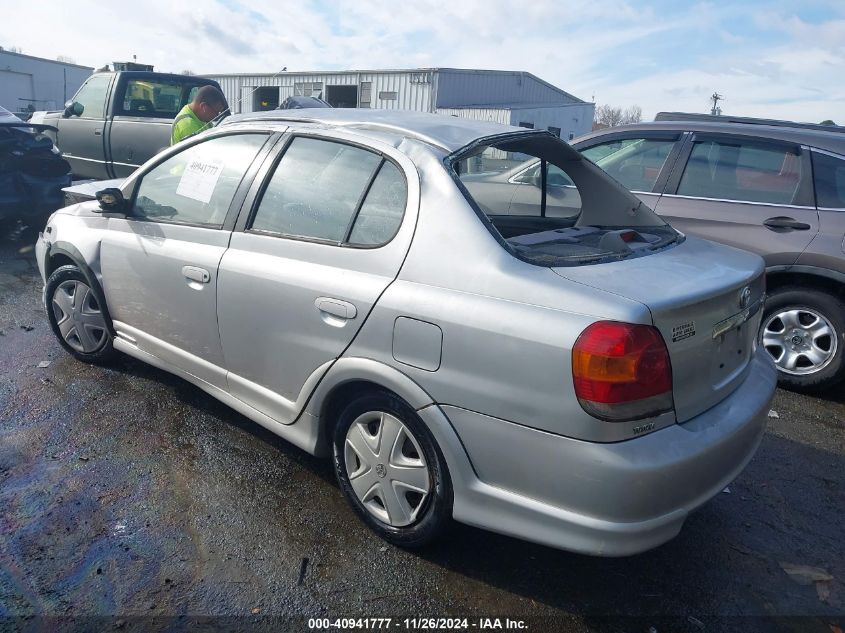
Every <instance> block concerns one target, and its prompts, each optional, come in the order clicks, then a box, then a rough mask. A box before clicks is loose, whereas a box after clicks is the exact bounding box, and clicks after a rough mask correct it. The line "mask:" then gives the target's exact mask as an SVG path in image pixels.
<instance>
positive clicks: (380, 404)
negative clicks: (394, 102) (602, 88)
mask: <svg viewBox="0 0 845 633" xmlns="http://www.w3.org/2000/svg"><path fill="white" fill-rule="evenodd" d="M532 158H533V159H536V160H539V161H540V162H541V165H542V169H541V170H540V172H541V173H540V174H539V176H538V178H539V182H540V183H541V186H540V187H539V188H537V195H536V197H535V198H534V200H533V203H532V202H530V201H528V202H526V201H523V203H522V204H524V205H527V206H525V207H524V208H523V209H521V212H520V213H510V212H509V205H510V199H509V198H508V197H507V195H503V196H502V197H501V199H500V200H499V202H498V203H497V202H496V200H495V199H494V198H492V197H489V196H488V197H487V199H486V200H485V203H484V209H483V210H482V208H481V206H479V204H478V203H477V202H476V200H475V199H474V198H473V196H472V195H471V193H470V192H471V190H472V188H473V187H474V185H473V184H472V183H474V182H475V181H476V180H477V179H476V177H475V175H477V174H478V173H482V172H483V173H490V172H505V171H507V170H509V169H512V168H513V167H514V166H516V165H518V164H521V163H523V162H525V161H526V160H530V159H532ZM550 169H551V170H555V173H557V171H560V172H561V173H563V174H564V175H565V177H566V178H567V179H568V180H567V182H569V183H571V184H569V185H567V186H569V187H571V188H572V191H571V193H572V195H570V196H569V203H568V204H569V208H570V209H572V208H573V205H575V204H576V199H577V213H567V214H564V215H560V214H549V213H547V207H548V206H549V200H548V198H549V193H548V186H547V185H548V184H549V181H550V180H551V179H550V178H549V177H548V173H549V171H550ZM98 197H99V201H88V202H83V203H80V204H77V205H74V206H71V207H67V208H65V209H62V210H60V211H58V212H57V213H56V214H54V215H53V216H52V218H51V219H50V221H49V223H48V225H47V227H46V228H45V230H44V232H43V233H42V235H41V236H40V238H39V241H38V244H37V248H36V251H37V257H38V263H39V266H40V269H41V274H42V276H43V278H44V281H45V290H44V300H45V305H46V308H47V316H48V318H49V320H50V324H51V325H52V328H53V330H54V332H55V333H56V336H57V337H58V339H59V341H60V343H61V344H62V345H63V346H64V347H65V349H67V350H68V351H69V352H70V353H71V354H73V355H74V356H75V357H77V358H78V359H80V360H83V361H94V362H99V361H105V360H107V359H108V358H109V357H110V356H111V355H112V354H113V353H114V352H115V351H121V352H124V353H126V354H129V355H131V356H134V357H135V358H139V359H141V360H143V361H145V362H148V363H151V364H153V365H155V366H157V367H160V368H162V369H165V370H167V371H169V372H172V373H174V374H176V375H178V376H181V377H182V378H184V379H186V380H188V381H190V382H192V383H193V384H195V385H197V386H199V387H200V388H202V389H204V390H205V391H207V392H208V393H210V394H211V395H213V396H214V397H216V398H218V399H220V400H221V401H223V402H225V403H226V404H228V405H230V406H231V407H233V408H234V409H236V410H237V411H239V412H241V413H242V414H244V415H245V416H247V417H249V418H251V419H252V420H255V421H256V422H258V423H259V424H261V425H263V426H265V427H267V428H268V429H270V430H272V431H273V432H275V433H277V434H278V435H280V436H282V437H283V438H286V439H288V440H290V441H291V442H292V443H294V444H295V445H297V446H299V447H301V448H302V449H304V450H306V451H308V452H310V453H313V454H316V455H325V456H329V455H331V456H333V459H334V466H335V469H336V473H337V478H338V481H339V484H340V489H341V491H342V492H343V494H344V495H345V496H346V498H347V499H348V501H349V502H350V503H351V505H352V507H353V508H354V509H355V511H356V512H357V514H358V515H359V516H360V517H361V518H362V520H363V521H364V522H366V524H367V525H369V526H370V527H371V528H372V529H373V530H374V531H376V532H377V533H378V534H380V535H381V536H382V537H384V538H386V539H387V540H389V541H391V542H393V543H396V544H399V545H404V546H416V545H421V544H423V543H425V542H427V541H429V540H430V539H431V538H433V537H434V536H435V535H437V534H438V533H439V532H440V531H441V530H442V529H443V528H444V527H445V526H446V524H447V523H448V521H449V520H450V519H451V518H454V519H456V520H458V521H462V522H464V523H468V524H471V525H476V526H480V527H483V528H486V529H490V530H495V531H497V532H502V533H505V534H510V535H514V536H517V537H521V538H525V539H529V540H533V541H536V542H540V543H545V544H548V545H552V546H555V547H561V548H567V549H571V550H576V551H581V552H586V553H591V554H601V555H624V554H631V553H634V552H639V551H642V550H645V549H648V548H651V547H654V546H656V545H658V544H660V543H663V542H664V541H666V540H668V539H670V538H672V537H673V536H674V535H675V534H677V533H678V531H679V530H680V528H681V525H682V524H683V522H684V519H685V518H686V516H687V515H688V514H689V512H690V511H692V510H693V509H694V508H696V507H697V506H699V505H701V504H702V503H704V502H705V501H707V500H708V499H709V498H710V497H712V496H713V495H714V494H716V493H717V492H719V491H720V490H721V489H722V488H723V487H724V486H725V484H727V483H728V482H729V481H731V480H732V479H733V478H734V477H736V475H737V474H738V473H739V472H740V471H741V470H742V468H743V467H744V466H745V464H746V463H747V462H748V461H749V460H750V459H751V456H752V455H753V453H754V451H755V449H756V447H757V444H758V442H759V440H760V437H761V435H762V433H763V430H764V426H765V420H766V414H767V411H768V407H769V403H770V400H771V398H772V395H773V391H774V388H775V375H776V372H775V369H774V365H773V363H772V361H771V359H770V358H769V357H768V355H767V354H765V352H763V351H762V350H759V351H758V350H757V348H756V345H755V332H756V331H757V327H758V325H759V322H760V317H761V306H762V303H763V299H764V282H763V261H762V260H761V259H760V258H759V257H758V256H756V255H753V254H751V253H747V252H744V251H741V250H737V249H733V248H730V247H726V246H721V245H717V244H713V243H711V242H707V241H703V240H699V239H696V238H684V237H683V236H682V235H680V234H679V233H677V232H676V231H674V230H673V229H672V228H671V227H670V226H668V225H667V224H665V222H663V221H662V220H661V219H660V218H659V217H658V216H656V215H655V214H654V213H653V212H652V211H651V210H650V209H648V208H647V207H646V206H645V205H644V204H642V203H640V201H639V200H637V198H636V197H634V196H633V195H631V194H630V193H629V192H628V191H627V190H626V189H624V188H623V187H621V186H620V185H618V184H617V183H615V182H614V181H613V180H612V179H610V178H609V177H608V176H607V175H606V174H604V172H602V171H601V170H600V169H599V168H598V167H596V166H595V165H593V164H592V163H591V162H589V161H587V160H584V159H583V158H582V157H581V156H580V155H579V154H578V153H577V152H576V151H575V150H573V149H571V148H570V147H569V146H568V145H567V144H566V143H563V142H562V141H560V140H559V139H557V138H555V137H553V136H552V135H550V134H548V133H545V132H539V131H526V130H524V129H520V128H512V127H504V126H500V125H496V124H491V123H482V122H473V121H466V120H460V119H457V118H452V117H442V116H438V115H421V114H411V113H402V112H379V111H369V112H365V111H360V110H330V109H322V110H310V111H309V110H297V111H283V112H266V113H262V114H254V115H244V116H239V117H233V118H231V119H230V120H228V121H227V122H226V123H225V124H223V125H221V126H219V127H217V128H216V129H214V130H212V131H210V132H208V133H205V134H203V135H200V136H199V137H195V138H192V139H190V140H187V141H184V142H182V143H180V144H178V145H176V146H174V147H172V148H170V149H169V150H168V151H166V152H164V153H162V154H160V155H159V156H157V157H155V158H154V159H153V160H151V161H150V162H148V163H147V164H145V165H144V166H142V167H141V168H140V169H139V170H138V171H137V172H136V173H135V174H133V175H132V176H131V177H130V178H129V179H128V180H126V182H125V183H124V184H123V185H122V186H121V187H120V188H119V189H106V190H104V191H101V192H100V193H99V194H98ZM531 204H533V207H531V208H532V209H533V212H532V213H526V212H525V210H526V209H527V208H528V206H530V205H531ZM151 423H152V422H151Z"/></svg>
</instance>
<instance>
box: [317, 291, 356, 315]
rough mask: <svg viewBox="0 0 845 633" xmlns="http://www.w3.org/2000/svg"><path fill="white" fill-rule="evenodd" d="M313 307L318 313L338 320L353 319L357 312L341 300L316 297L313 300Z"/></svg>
mask: <svg viewBox="0 0 845 633" xmlns="http://www.w3.org/2000/svg"><path fill="white" fill-rule="evenodd" d="M314 307H316V308H317V309H318V310H319V311H320V312H323V313H325V314H329V315H331V316H333V317H337V318H339V319H346V320H349V319H354V318H355V317H356V316H357V315H358V310H357V309H356V308H355V306H354V305H352V304H351V303H349V302H348V301H344V300H343V299H333V298H331V297H317V298H316V299H315V300H314Z"/></svg>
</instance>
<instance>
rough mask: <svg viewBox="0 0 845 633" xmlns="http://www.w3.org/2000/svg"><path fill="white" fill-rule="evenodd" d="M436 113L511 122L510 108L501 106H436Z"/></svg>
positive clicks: (477, 119)
mask: <svg viewBox="0 0 845 633" xmlns="http://www.w3.org/2000/svg"><path fill="white" fill-rule="evenodd" d="M437 114H443V115H447V116H457V117H460V118H462V119H474V120H476V121H490V122H492V123H501V124H502V125H510V124H511V113H510V110H507V109H502V108H437Z"/></svg>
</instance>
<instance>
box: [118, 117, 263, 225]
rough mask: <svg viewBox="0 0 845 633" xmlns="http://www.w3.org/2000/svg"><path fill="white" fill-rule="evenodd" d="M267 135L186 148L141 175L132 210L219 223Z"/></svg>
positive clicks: (149, 217)
mask: <svg viewBox="0 0 845 633" xmlns="http://www.w3.org/2000/svg"><path fill="white" fill-rule="evenodd" d="M267 138H268V135H267V134H238V135H231V136H220V137H217V138H212V139H209V140H207V141H203V142H202V143H197V144H196V145H191V146H190V147H187V148H185V149H184V150H182V151H181V152H179V153H178V154H176V155H175V156H171V157H170V158H168V159H167V160H165V161H164V162H162V163H160V164H158V165H157V166H156V167H154V168H153V169H151V170H150V171H149V172H147V173H146V174H144V176H143V178H142V180H141V182H140V184H139V185H138V190H137V194H136V196H135V205H134V207H133V215H135V216H138V217H140V218H143V219H146V220H153V221H156V222H170V223H174V224H191V225H197V226H206V227H211V228H220V227H221V226H223V220H224V219H225V218H226V213H227V212H228V211H229V205H230V204H231V202H232V198H233V197H234V195H235V191H236V190H237V188H238V185H239V184H240V182H241V179H242V178H243V176H244V174H245V173H246V170H247V169H248V168H249V165H250V163H252V161H253V159H254V158H255V156H256V154H258V150H260V149H261V146H262V145H263V144H264V143H265V141H266V140H267Z"/></svg>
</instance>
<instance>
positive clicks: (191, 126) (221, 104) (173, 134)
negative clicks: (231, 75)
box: [170, 86, 229, 145]
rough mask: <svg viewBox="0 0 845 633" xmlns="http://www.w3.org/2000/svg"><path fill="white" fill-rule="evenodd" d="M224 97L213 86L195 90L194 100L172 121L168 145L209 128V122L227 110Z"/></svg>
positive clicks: (227, 105) (227, 106)
mask: <svg viewBox="0 0 845 633" xmlns="http://www.w3.org/2000/svg"><path fill="white" fill-rule="evenodd" d="M228 108H229V104H228V103H226V97H225V96H224V95H223V93H222V92H221V91H220V89H219V88H217V87H215V86H203V87H202V88H200V89H199V90H197V94H196V95H194V100H193V101H191V102H190V103H188V104H186V105H185V107H184V108H182V109H181V110H179V114H177V115H176V118H175V119H173V127H172V128H171V130H170V144H171V145H175V144H176V143H178V142H179V141H181V140H182V139H185V138H188V137H189V136H193V135H194V134H199V133H200V132H202V131H203V130H207V129H208V128H210V127H211V121H213V120H214V118H215V117H217V116H218V115H219V114H220V113H221V112H223V111H224V110H227V109H228Z"/></svg>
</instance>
